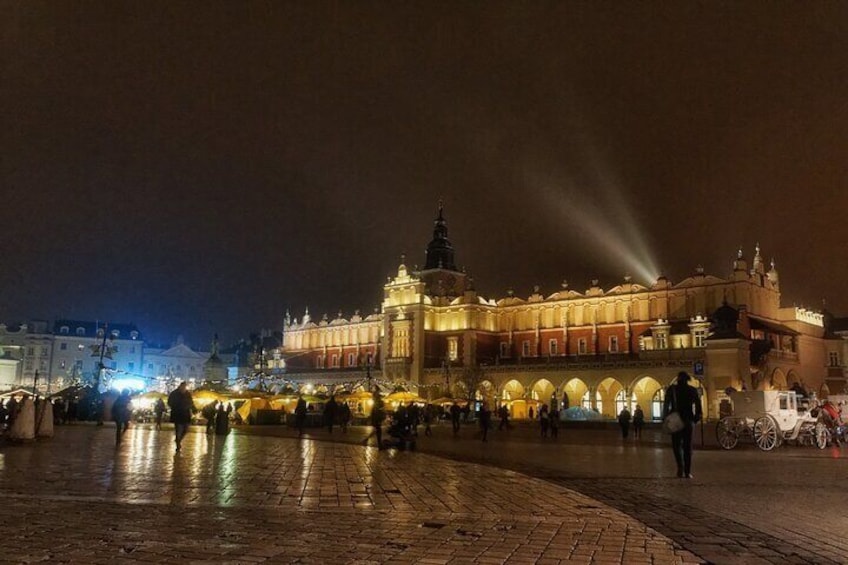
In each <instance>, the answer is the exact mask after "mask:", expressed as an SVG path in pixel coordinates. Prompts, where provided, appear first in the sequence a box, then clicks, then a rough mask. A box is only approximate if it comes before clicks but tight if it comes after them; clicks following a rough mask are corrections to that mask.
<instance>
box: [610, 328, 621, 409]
mask: <svg viewBox="0 0 848 565" xmlns="http://www.w3.org/2000/svg"><path fill="white" fill-rule="evenodd" d="M609 351H610V353H618V336H617V335H611V336H609ZM619 412H620V410H619Z"/></svg>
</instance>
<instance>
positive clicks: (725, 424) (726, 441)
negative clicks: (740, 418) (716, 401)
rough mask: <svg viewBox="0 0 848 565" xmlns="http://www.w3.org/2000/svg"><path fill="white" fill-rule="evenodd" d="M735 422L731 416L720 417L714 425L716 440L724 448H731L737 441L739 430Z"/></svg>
mask: <svg viewBox="0 0 848 565" xmlns="http://www.w3.org/2000/svg"><path fill="white" fill-rule="evenodd" d="M737 430H738V427H737V425H736V422H735V421H734V420H733V419H731V418H726V417H725V418H722V419H721V420H719V421H718V424H717V425H716V440H718V444H719V445H720V446H721V447H722V448H724V449H733V448H734V447H736V444H737V443H739V432H738V431H737Z"/></svg>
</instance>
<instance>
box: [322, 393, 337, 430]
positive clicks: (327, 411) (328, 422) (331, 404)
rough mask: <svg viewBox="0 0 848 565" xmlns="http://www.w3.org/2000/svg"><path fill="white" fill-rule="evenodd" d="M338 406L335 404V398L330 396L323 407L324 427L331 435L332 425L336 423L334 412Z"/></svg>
mask: <svg viewBox="0 0 848 565" xmlns="http://www.w3.org/2000/svg"><path fill="white" fill-rule="evenodd" d="M338 407H339V405H338V404H336V397H335V396H331V397H330V400H328V401H327V404H326V405H325V406H324V425H325V426H327V431H329V432H330V433H333V424H335V423H336V412H338Z"/></svg>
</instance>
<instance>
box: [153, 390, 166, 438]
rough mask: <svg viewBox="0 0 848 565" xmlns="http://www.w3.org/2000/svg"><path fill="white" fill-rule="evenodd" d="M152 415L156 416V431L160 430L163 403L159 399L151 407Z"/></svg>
mask: <svg viewBox="0 0 848 565" xmlns="http://www.w3.org/2000/svg"><path fill="white" fill-rule="evenodd" d="M153 414H154V415H155V416H156V429H157V430H161V429H162V418H163V416H165V401H164V400H162V399H161V398H160V399H158V400H157V401H156V405H155V406H154V407H153Z"/></svg>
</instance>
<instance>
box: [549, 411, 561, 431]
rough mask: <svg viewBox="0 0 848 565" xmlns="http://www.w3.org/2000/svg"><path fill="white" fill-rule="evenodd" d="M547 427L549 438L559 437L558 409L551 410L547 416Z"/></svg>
mask: <svg viewBox="0 0 848 565" xmlns="http://www.w3.org/2000/svg"><path fill="white" fill-rule="evenodd" d="M548 426H550V428H551V437H552V438H557V437H559V409H558V408H552V409H551V412H550V414H548Z"/></svg>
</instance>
